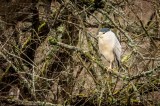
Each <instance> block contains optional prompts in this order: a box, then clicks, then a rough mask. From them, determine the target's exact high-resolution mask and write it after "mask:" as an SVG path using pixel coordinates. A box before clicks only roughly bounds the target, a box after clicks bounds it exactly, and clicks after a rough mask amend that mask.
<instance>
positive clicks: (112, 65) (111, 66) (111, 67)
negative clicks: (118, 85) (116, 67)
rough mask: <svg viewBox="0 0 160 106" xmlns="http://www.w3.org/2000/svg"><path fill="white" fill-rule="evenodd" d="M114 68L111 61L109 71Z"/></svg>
mask: <svg viewBox="0 0 160 106" xmlns="http://www.w3.org/2000/svg"><path fill="white" fill-rule="evenodd" d="M112 66H113V62H112V61H110V66H109V68H108V69H109V70H111V69H112V68H113V67H112Z"/></svg>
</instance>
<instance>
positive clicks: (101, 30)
mask: <svg viewBox="0 0 160 106" xmlns="http://www.w3.org/2000/svg"><path fill="white" fill-rule="evenodd" d="M108 31H110V29H109V28H102V29H100V30H99V32H103V33H106V32H108Z"/></svg>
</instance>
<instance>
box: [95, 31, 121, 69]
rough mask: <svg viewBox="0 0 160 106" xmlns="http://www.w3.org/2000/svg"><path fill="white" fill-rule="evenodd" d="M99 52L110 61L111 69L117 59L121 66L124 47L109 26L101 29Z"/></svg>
mask: <svg viewBox="0 0 160 106" xmlns="http://www.w3.org/2000/svg"><path fill="white" fill-rule="evenodd" d="M98 46H99V52H100V53H101V54H102V56H103V57H104V58H105V59H106V60H107V61H109V63H110V66H109V69H112V68H113V62H114V61H116V62H117V65H118V67H120V66H121V65H120V60H121V52H122V47H121V44H120V42H119V41H118V39H117V37H116V35H115V34H114V33H113V32H112V31H111V30H110V29H108V28H102V29H100V31H99V33H98Z"/></svg>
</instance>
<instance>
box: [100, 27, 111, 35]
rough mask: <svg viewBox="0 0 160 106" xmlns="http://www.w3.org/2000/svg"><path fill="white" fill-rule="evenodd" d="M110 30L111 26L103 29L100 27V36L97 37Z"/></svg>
mask: <svg viewBox="0 0 160 106" xmlns="http://www.w3.org/2000/svg"><path fill="white" fill-rule="evenodd" d="M108 31H110V29H109V28H102V29H100V30H99V32H98V36H97V37H100V36H101V35H103V34H105V33H106V32H108Z"/></svg>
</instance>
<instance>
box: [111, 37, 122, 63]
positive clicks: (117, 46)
mask: <svg viewBox="0 0 160 106" xmlns="http://www.w3.org/2000/svg"><path fill="white" fill-rule="evenodd" d="M113 52H114V54H115V56H116V59H117V60H118V61H120V59H121V53H122V47H121V44H120V43H119V41H118V39H116V44H115V47H114V49H113Z"/></svg>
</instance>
